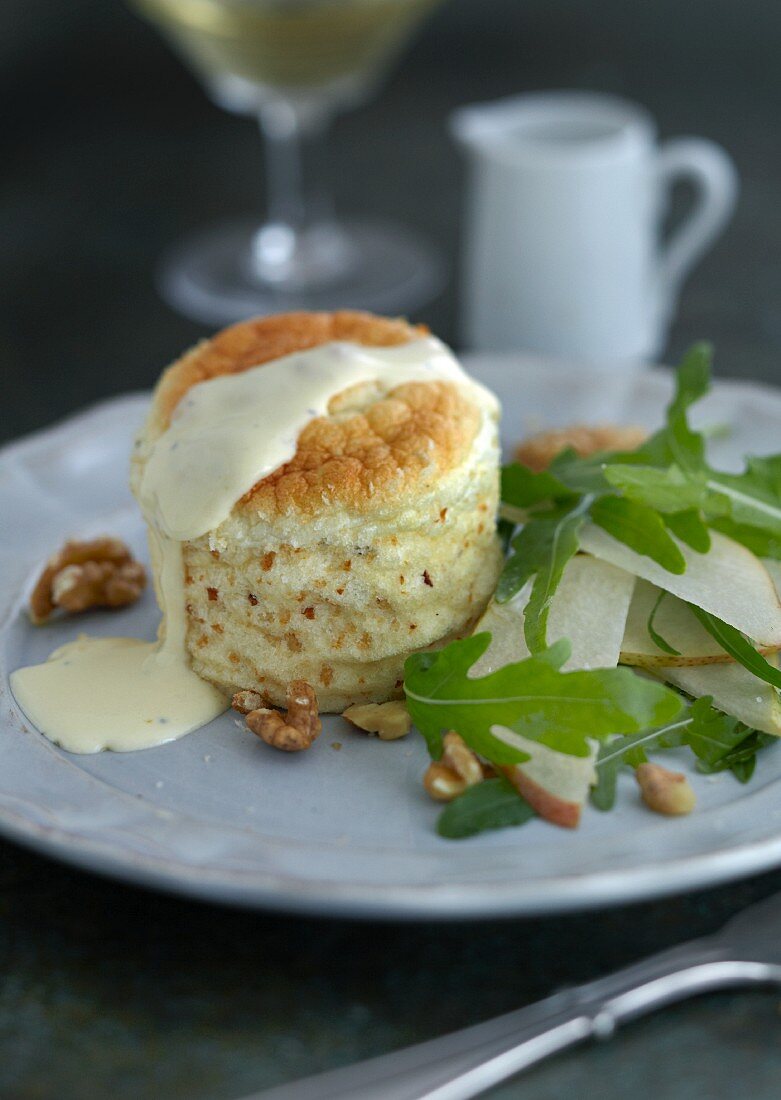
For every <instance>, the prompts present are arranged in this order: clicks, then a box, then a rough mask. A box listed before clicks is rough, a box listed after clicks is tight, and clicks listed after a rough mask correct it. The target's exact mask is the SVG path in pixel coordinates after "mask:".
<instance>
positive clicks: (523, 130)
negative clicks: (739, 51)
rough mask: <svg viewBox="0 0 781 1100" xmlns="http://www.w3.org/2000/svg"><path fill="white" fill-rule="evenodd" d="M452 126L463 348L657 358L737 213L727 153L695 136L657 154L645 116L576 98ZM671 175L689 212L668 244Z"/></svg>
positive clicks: (507, 106) (598, 358)
mask: <svg viewBox="0 0 781 1100" xmlns="http://www.w3.org/2000/svg"><path fill="white" fill-rule="evenodd" d="M451 127H452V132H453V134H454V135H455V136H456V138H457V139H458V141H459V142H460V143H461V145H462V146H463V147H464V148H465V149H466V150H467V151H468V154H469V160H470V184H469V191H470V193H469V200H468V203H469V206H468V216H467V220H466V227H465V241H464V249H465V255H464V283H463V299H462V301H463V310H464V317H463V330H464V331H463V335H464V337H465V341H466V343H467V345H468V346H469V347H471V348H476V349H482V350H492V351H500V350H509V349H515V348H523V349H528V350H532V351H537V352H541V353H543V354H546V355H551V356H564V357H569V358H572V357H577V358H580V359H584V360H588V361H590V362H594V363H598V364H600V365H602V366H606V367H608V366H611V365H613V364H614V365H615V366H616V367H619V366H622V365H625V364H627V363H641V362H642V361H643V360H647V359H649V358H652V357H654V356H656V355H658V354H659V352H660V351H661V350H662V348H663V347H664V343H665V338H666V332H667V326H668V323H669V321H670V318H671V316H672V314H673V311H674V309H675V303H676V299H677V295H678V291H679V289H680V286H681V283H682V281H683V280H684V278H685V277H686V275H687V274H688V272H689V270H690V269H691V267H692V265H693V264H694V263H695V262H696V260H697V259H698V258H699V257H700V256H701V255H702V253H703V252H704V251H705V250H706V249H707V247H708V246H709V245H710V244H711V242H712V241H713V240H714V238H715V237H716V236H717V235H718V234H719V233H720V232H721V230H722V229H723V228H724V226H725V224H726V223H727V221H728V220H729V217H730V214H731V212H732V209H733V207H734V204H735V199H736V196H737V189H738V183H737V174H736V171H735V168H734V166H733V163H732V161H731V160H730V158H729V157H728V155H727V154H726V153H725V152H724V150H723V149H721V148H720V147H719V146H718V145H715V144H713V142H710V141H706V140H704V139H701V138H677V139H675V140H673V141H668V142H666V143H665V144H663V145H661V146H659V145H658V144H657V139H656V129H655V126H654V123H653V120H652V118H651V117H650V115H649V114H648V113H647V112H646V111H645V110H643V109H642V108H641V107H638V106H636V105H635V104H633V103H629V102H626V101H624V100H621V99H617V98H614V97H612V96H607V95H598V94H591V93H585V92H545V93H540V94H533V95H522V96H517V97H513V98H510V99H504V100H500V101H498V102H494V103H488V104H477V105H474V106H469V107H463V108H461V109H459V110H458V111H456V112H455V113H454V115H453V116H452V119H451ZM679 180H680V181H688V182H689V183H690V184H692V185H693V188H694V192H695V198H694V204H693V208H692V209H691V212H690V213H689V214H688V216H687V217H686V218H685V220H684V221H683V222H682V224H680V225H679V226H678V228H677V229H675V231H674V232H673V234H672V236H671V237H670V238H669V239H668V240H667V241H665V242H663V241H662V220H663V218H664V215H665V213H666V210H667V204H668V198H669V193H670V188H671V186H672V185H673V184H674V183H676V182H677V181H679ZM703 335H707V333H705V334H703Z"/></svg>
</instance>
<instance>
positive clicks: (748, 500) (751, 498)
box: [707, 454, 781, 537]
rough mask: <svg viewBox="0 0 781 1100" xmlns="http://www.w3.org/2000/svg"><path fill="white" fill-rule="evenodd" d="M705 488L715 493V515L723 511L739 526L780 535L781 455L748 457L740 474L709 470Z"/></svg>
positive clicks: (717, 516) (718, 515) (716, 516)
mask: <svg viewBox="0 0 781 1100" xmlns="http://www.w3.org/2000/svg"><path fill="white" fill-rule="evenodd" d="M707 487H708V488H709V489H710V490H712V491H713V493H714V494H715V495H716V499H715V500H714V501H713V504H714V518H716V519H718V518H720V514H721V515H723V514H725V512H726V514H727V515H729V517H730V519H732V520H733V522H734V523H736V524H738V525H740V526H746V527H758V528H760V530H763V531H769V532H770V533H771V534H773V535H775V536H776V537H778V536H781V454H776V455H767V456H766V457H764V458H755V457H750V458H748V459H747V460H746V469H745V470H744V471H743V473H741V474H727V473H721V472H719V471H717V470H710V469H709V470H708V472H707ZM719 508H720V512H719Z"/></svg>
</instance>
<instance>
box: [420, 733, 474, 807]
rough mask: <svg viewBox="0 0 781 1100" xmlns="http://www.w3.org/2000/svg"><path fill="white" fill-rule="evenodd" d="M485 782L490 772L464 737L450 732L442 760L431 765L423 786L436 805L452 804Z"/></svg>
mask: <svg viewBox="0 0 781 1100" xmlns="http://www.w3.org/2000/svg"><path fill="white" fill-rule="evenodd" d="M488 774H490V772H489V773H488ZM485 778H486V770H485V768H484V767H483V765H482V763H481V762H480V760H479V759H478V757H477V756H476V755H475V753H473V752H472V750H471V749H470V748H469V746H468V745H467V743H466V741H464V739H463V737H461V736H460V734H458V733H456V732H455V730H450V732H449V733H446V734H445V739H444V751H443V753H442V758H441V760H435V761H433V762H432V763H431V764H429V766H428V768H427V769H426V773H425V775H424V776H423V786H424V787H425V788H426V791H427V792H428V794H429V795H431V797H432V798H433V799H434V800H435V801H437V802H451V801H452V800H453V799H454V798H457V797H458V795H460V794H463V792H464V791H465V790H466V789H467V787H474V786H476V785H477V784H478V783H482V781H483V780H484V779H485Z"/></svg>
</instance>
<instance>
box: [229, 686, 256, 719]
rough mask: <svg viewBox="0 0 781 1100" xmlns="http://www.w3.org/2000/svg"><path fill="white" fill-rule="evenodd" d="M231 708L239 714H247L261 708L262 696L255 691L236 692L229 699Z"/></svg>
mask: <svg viewBox="0 0 781 1100" xmlns="http://www.w3.org/2000/svg"><path fill="white" fill-rule="evenodd" d="M231 706H232V707H233V709H234V710H236V711H238V712H239V714H249V713H250V711H253V710H260V709H261V708H262V706H263V696H262V695H259V694H258V693H257V691H237V692H236V694H235V695H234V696H233V698H232V699H231Z"/></svg>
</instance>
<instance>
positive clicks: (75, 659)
mask: <svg viewBox="0 0 781 1100" xmlns="http://www.w3.org/2000/svg"><path fill="white" fill-rule="evenodd" d="M434 380H443V381H451V382H456V383H458V384H460V385H462V386H467V387H468V388H469V390H470V392H471V395H472V397H473V399H474V400H476V401H477V403H478V404H479V405H480V407H481V408H482V410H483V415H484V420H485V421H493V420H495V419H496V417H497V416H498V405H497V402H496V399H495V398H494V396H493V395H492V394H491V393H490V392H489V391H488V390H486V389H485V388H484V387H483V386H480V385H479V384H478V383H476V382H475V381H473V380H472V379H471V378H469V376H468V375H467V374H465V372H464V371H463V370H462V368H461V367H460V365H459V364H458V362H457V360H456V359H455V357H454V356H453V355H452V353H451V352H450V351H449V349H448V348H447V347H446V346H445V345H444V344H442V343H441V342H440V341H439V340H437V339H436V338H434V337H425V338H422V339H418V340H412V341H410V342H409V343H406V344H400V345H398V346H397V347H390V348H368V347H363V346H361V345H357V344H349V343H341V342H339V343H330V344H323V345H321V346H319V347H316V348H311V349H310V350H307V351H302V352H296V353H294V354H293V355H288V356H285V357H284V358H282V359H277V360H274V361H273V362H270V363H266V364H263V365H262V366H258V367H251V368H250V369H249V370H246V371H244V372H242V373H241V374H232V375H223V376H221V377H219V378H213V379H210V380H208V381H206V382H201V383H199V384H198V385H196V386H193V387H192V388H191V389H190V390H188V392H187V393H186V394H185V395H184V397H183V398H182V400H181V401H180V402H179V404H178V405H177V407H176V409H175V410H174V413H173V416H172V419H171V423H170V425H169V427H168V428H167V429H166V430H165V431H164V432H163V433H162V435H160V436H159V437H158V439H156V440H155V442H154V443H152V444H151V445H150V446H149V449H148V452H147V455H146V464H145V467H144V472H143V475H142V477H141V481H140V484H139V486H138V487H137V490H136V495H137V496H138V499H139V503H140V506H141V511H142V512H143V515H144V519H145V520H146V523H147V526H148V528H149V539H150V551H151V557H152V572H153V574H154V576H155V578H156V590H157V598H158V602H159V604H160V609H161V611H162V620H161V624H160V629H159V631H158V639H157V641H156V642H144V641H141V640H139V639H137V638H93V637H89V636H86V635H81V636H79V637H78V638H77V639H76V640H75V641H73V642H69V643H68V644H67V645H64V646H61V647H60V648H59V649H56V650H55V651H54V652H53V653H52V654H51V656H50V657H49V659H48V660H47V661H44V662H43V663H42V664H39V665H32V666H30V667H27V668H20V669H17V670H16V672H14V673H13V674H12V676H11V688H12V690H13V693H14V696H15V698H16V701H17V702H18V704H19V706H20V707H21V708H22V710H23V711H24V713H25V714H26V715H27V717H28V718H29V720H30V721H31V722H32V723H33V725H35V726H36V727H37V728H38V729H39V730H40V731H41V732H42V733H44V734H45V735H46V736H47V737H48V738H49V739H50V740H52V741H54V742H56V743H57V744H59V745H61V746H62V747H63V748H64V749H67V750H68V751H69V752H76V753H92V752H100V751H101V750H103V749H113V750H115V751H118V752H128V751H130V750H132V749H142V748H150V747H152V746H154V745H161V744H163V743H165V742H166V741H173V740H175V739H176V738H178V737H182V736H183V735H184V734H186V733H189V732H191V731H192V730H194V729H197V728H198V727H199V726H203V725H205V724H206V723H207V722H210V721H211V720H212V719H213V718H215V717H216V716H217V715H218V714H220V713H221V712H222V711H223V710H225V708H226V706H227V701H226V700H225V698H224V696H223V695H222V694H221V693H220V692H218V691H217V690H216V689H215V688H214V687H212V685H211V684H208V683H207V682H206V681H205V680H201V679H200V677H198V676H196V674H195V673H194V672H193V671H192V669H191V668H190V665H189V658H188V655H187V647H186V633H187V622H186V615H185V596H184V570H183V563H182V542H184V541H188V540H190V539H196V538H199V537H200V536H202V535H205V534H206V533H207V532H209V531H212V530H213V529H214V528H216V527H218V526H219V525H220V524H221V523H222V522H223V520H225V519H226V518H227V517H228V515H229V514H230V511H231V509H232V508H233V506H234V504H235V503H236V501H237V500H239V499H240V498H241V497H242V496H243V495H244V494H245V493H246V492H248V491H249V489H251V488H252V486H253V485H254V484H255V483H256V482H257V481H260V480H261V479H262V478H264V477H266V476H268V474H270V473H271V472H272V471H273V470H275V469H277V468H278V467H279V466H281V465H283V464H284V463H285V462H287V461H289V460H290V459H291V458H292V457H293V455H294V454H295V451H296V442H297V439H298V436H299V433H300V432H301V430H302V429H303V428H304V427H305V426H306V425H307V424H308V423H309V421H310V420H312V419H314V418H315V417H318V416H324V415H327V413H328V405H329V402H330V400H331V398H333V397H334V396H336V394H339V393H342V391H344V390H347V389H349V388H350V387H351V386H354V385H357V384H359V383H373V384H376V385H377V386H379V387H380V388H381V390H382V391H383V392H387V391H388V390H391V389H393V388H394V387H396V386H399V385H402V384H403V383H405V382H416V381H434Z"/></svg>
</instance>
